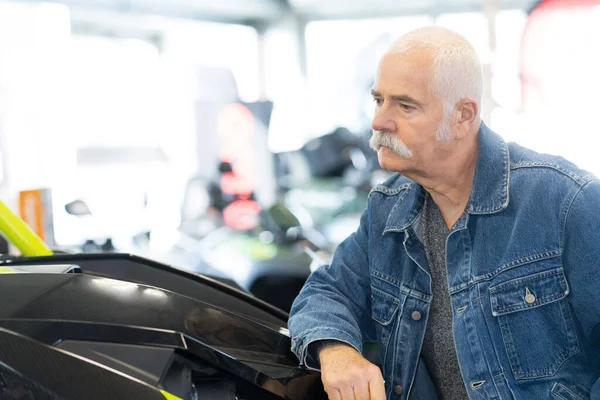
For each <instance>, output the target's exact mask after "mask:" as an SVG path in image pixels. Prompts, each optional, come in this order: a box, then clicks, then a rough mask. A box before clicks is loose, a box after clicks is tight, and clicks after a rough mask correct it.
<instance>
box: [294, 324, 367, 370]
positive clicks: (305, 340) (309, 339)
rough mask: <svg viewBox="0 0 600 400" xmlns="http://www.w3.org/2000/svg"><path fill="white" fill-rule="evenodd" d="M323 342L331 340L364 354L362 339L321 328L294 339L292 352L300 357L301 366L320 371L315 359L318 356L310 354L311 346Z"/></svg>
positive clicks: (336, 330) (335, 330) (317, 361)
mask: <svg viewBox="0 0 600 400" xmlns="http://www.w3.org/2000/svg"><path fill="white" fill-rule="evenodd" d="M322 340H331V341H336V342H341V343H344V344H347V345H349V346H351V347H353V348H354V349H355V350H356V351H358V352H359V353H361V354H362V339H359V338H355V337H354V336H352V335H351V334H348V333H346V332H344V331H341V330H338V329H332V328H327V329H323V328H319V329H315V330H310V331H307V332H305V333H304V334H301V335H298V337H296V338H293V339H292V352H294V354H295V355H296V357H298V359H299V360H300V364H301V365H303V366H305V367H306V368H308V369H311V370H315V371H318V370H319V368H320V365H319V360H318V359H315V357H318V354H310V352H309V346H310V345H311V344H312V343H314V342H317V341H322ZM311 347H314V346H311Z"/></svg>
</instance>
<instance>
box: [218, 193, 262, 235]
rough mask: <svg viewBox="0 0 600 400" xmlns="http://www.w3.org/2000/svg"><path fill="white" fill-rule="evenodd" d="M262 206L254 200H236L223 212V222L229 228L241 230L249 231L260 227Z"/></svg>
mask: <svg viewBox="0 0 600 400" xmlns="http://www.w3.org/2000/svg"><path fill="white" fill-rule="evenodd" d="M259 212H260V205H259V204H258V203H257V202H256V201H254V200H236V201H234V202H233V203H231V204H230V205H228V206H227V207H225V209H224V210H223V220H224V221H225V224H226V225H227V226H230V227H232V228H234V229H239V230H249V229H252V228H255V227H256V226H257V225H258V214H259Z"/></svg>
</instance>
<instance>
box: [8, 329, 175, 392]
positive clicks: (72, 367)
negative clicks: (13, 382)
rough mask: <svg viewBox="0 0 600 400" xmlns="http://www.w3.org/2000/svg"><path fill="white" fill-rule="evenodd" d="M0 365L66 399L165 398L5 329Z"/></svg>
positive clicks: (152, 390) (125, 378)
mask: <svg viewBox="0 0 600 400" xmlns="http://www.w3.org/2000/svg"><path fill="white" fill-rule="evenodd" d="M0 364H2V365H4V366H6V367H8V368H9V369H12V370H13V371H16V372H18V373H19V375H21V376H23V377H25V378H26V379H28V380H30V381H32V382H35V384H36V386H37V387H38V388H47V389H48V390H50V391H51V392H52V394H55V395H56V396H58V398H61V399H65V400H67V399H68V400H76V399H86V400H106V399H147V400H164V396H163V395H162V394H161V393H160V392H159V391H158V390H157V389H156V388H154V387H151V386H148V385H146V384H143V383H141V382H138V381H136V380H133V379H129V378H128V377H125V376H122V375H119V374H116V373H114V372H113V371H111V370H108V369H106V368H103V367H101V366H98V365H94V364H91V363H89V362H87V361H85V360H83V359H79V358H76V357H73V356H71V355H69V354H68V353H65V352H62V351H60V350H58V349H55V348H51V347H48V346H46V345H44V344H41V343H39V342H36V341H34V340H31V339H29V338H26V337H24V336H22V335H18V334H15V333H14V332H10V331H7V330H4V329H2V328H0ZM4 398H6V397H4ZM9 398H10V397H9ZM12 398H15V397H12ZM16 398H22V397H16ZM50 398H52V397H50Z"/></svg>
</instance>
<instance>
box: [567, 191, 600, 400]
mask: <svg viewBox="0 0 600 400" xmlns="http://www.w3.org/2000/svg"><path fill="white" fill-rule="evenodd" d="M564 221H565V222H564V229H563V236H562V244H563V267H564V271H565V274H566V276H567V280H568V282H569V288H570V295H569V300H570V304H571V306H572V307H573V311H574V314H575V316H576V318H577V320H578V321H579V323H580V324H581V325H580V326H581V328H582V330H583V334H584V336H585V339H587V340H586V341H587V342H588V343H592V344H593V345H594V346H596V349H595V351H596V352H597V353H596V354H597V355H600V181H598V180H597V179H594V180H592V181H590V182H588V183H586V184H585V185H584V186H583V187H581V188H580V189H579V190H578V191H577V192H576V193H574V195H573V196H572V197H571V201H570V204H568V205H567V209H566V214H565V219H564ZM598 372H599V373H600V371H598ZM591 398H592V399H600V379H599V380H598V381H596V384H595V385H594V388H593V390H592V396H591Z"/></svg>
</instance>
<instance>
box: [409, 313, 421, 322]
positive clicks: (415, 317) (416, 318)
mask: <svg viewBox="0 0 600 400" xmlns="http://www.w3.org/2000/svg"><path fill="white" fill-rule="evenodd" d="M411 317H412V319H413V321H419V320H421V313H420V312H418V311H413V313H412V315H411Z"/></svg>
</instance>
